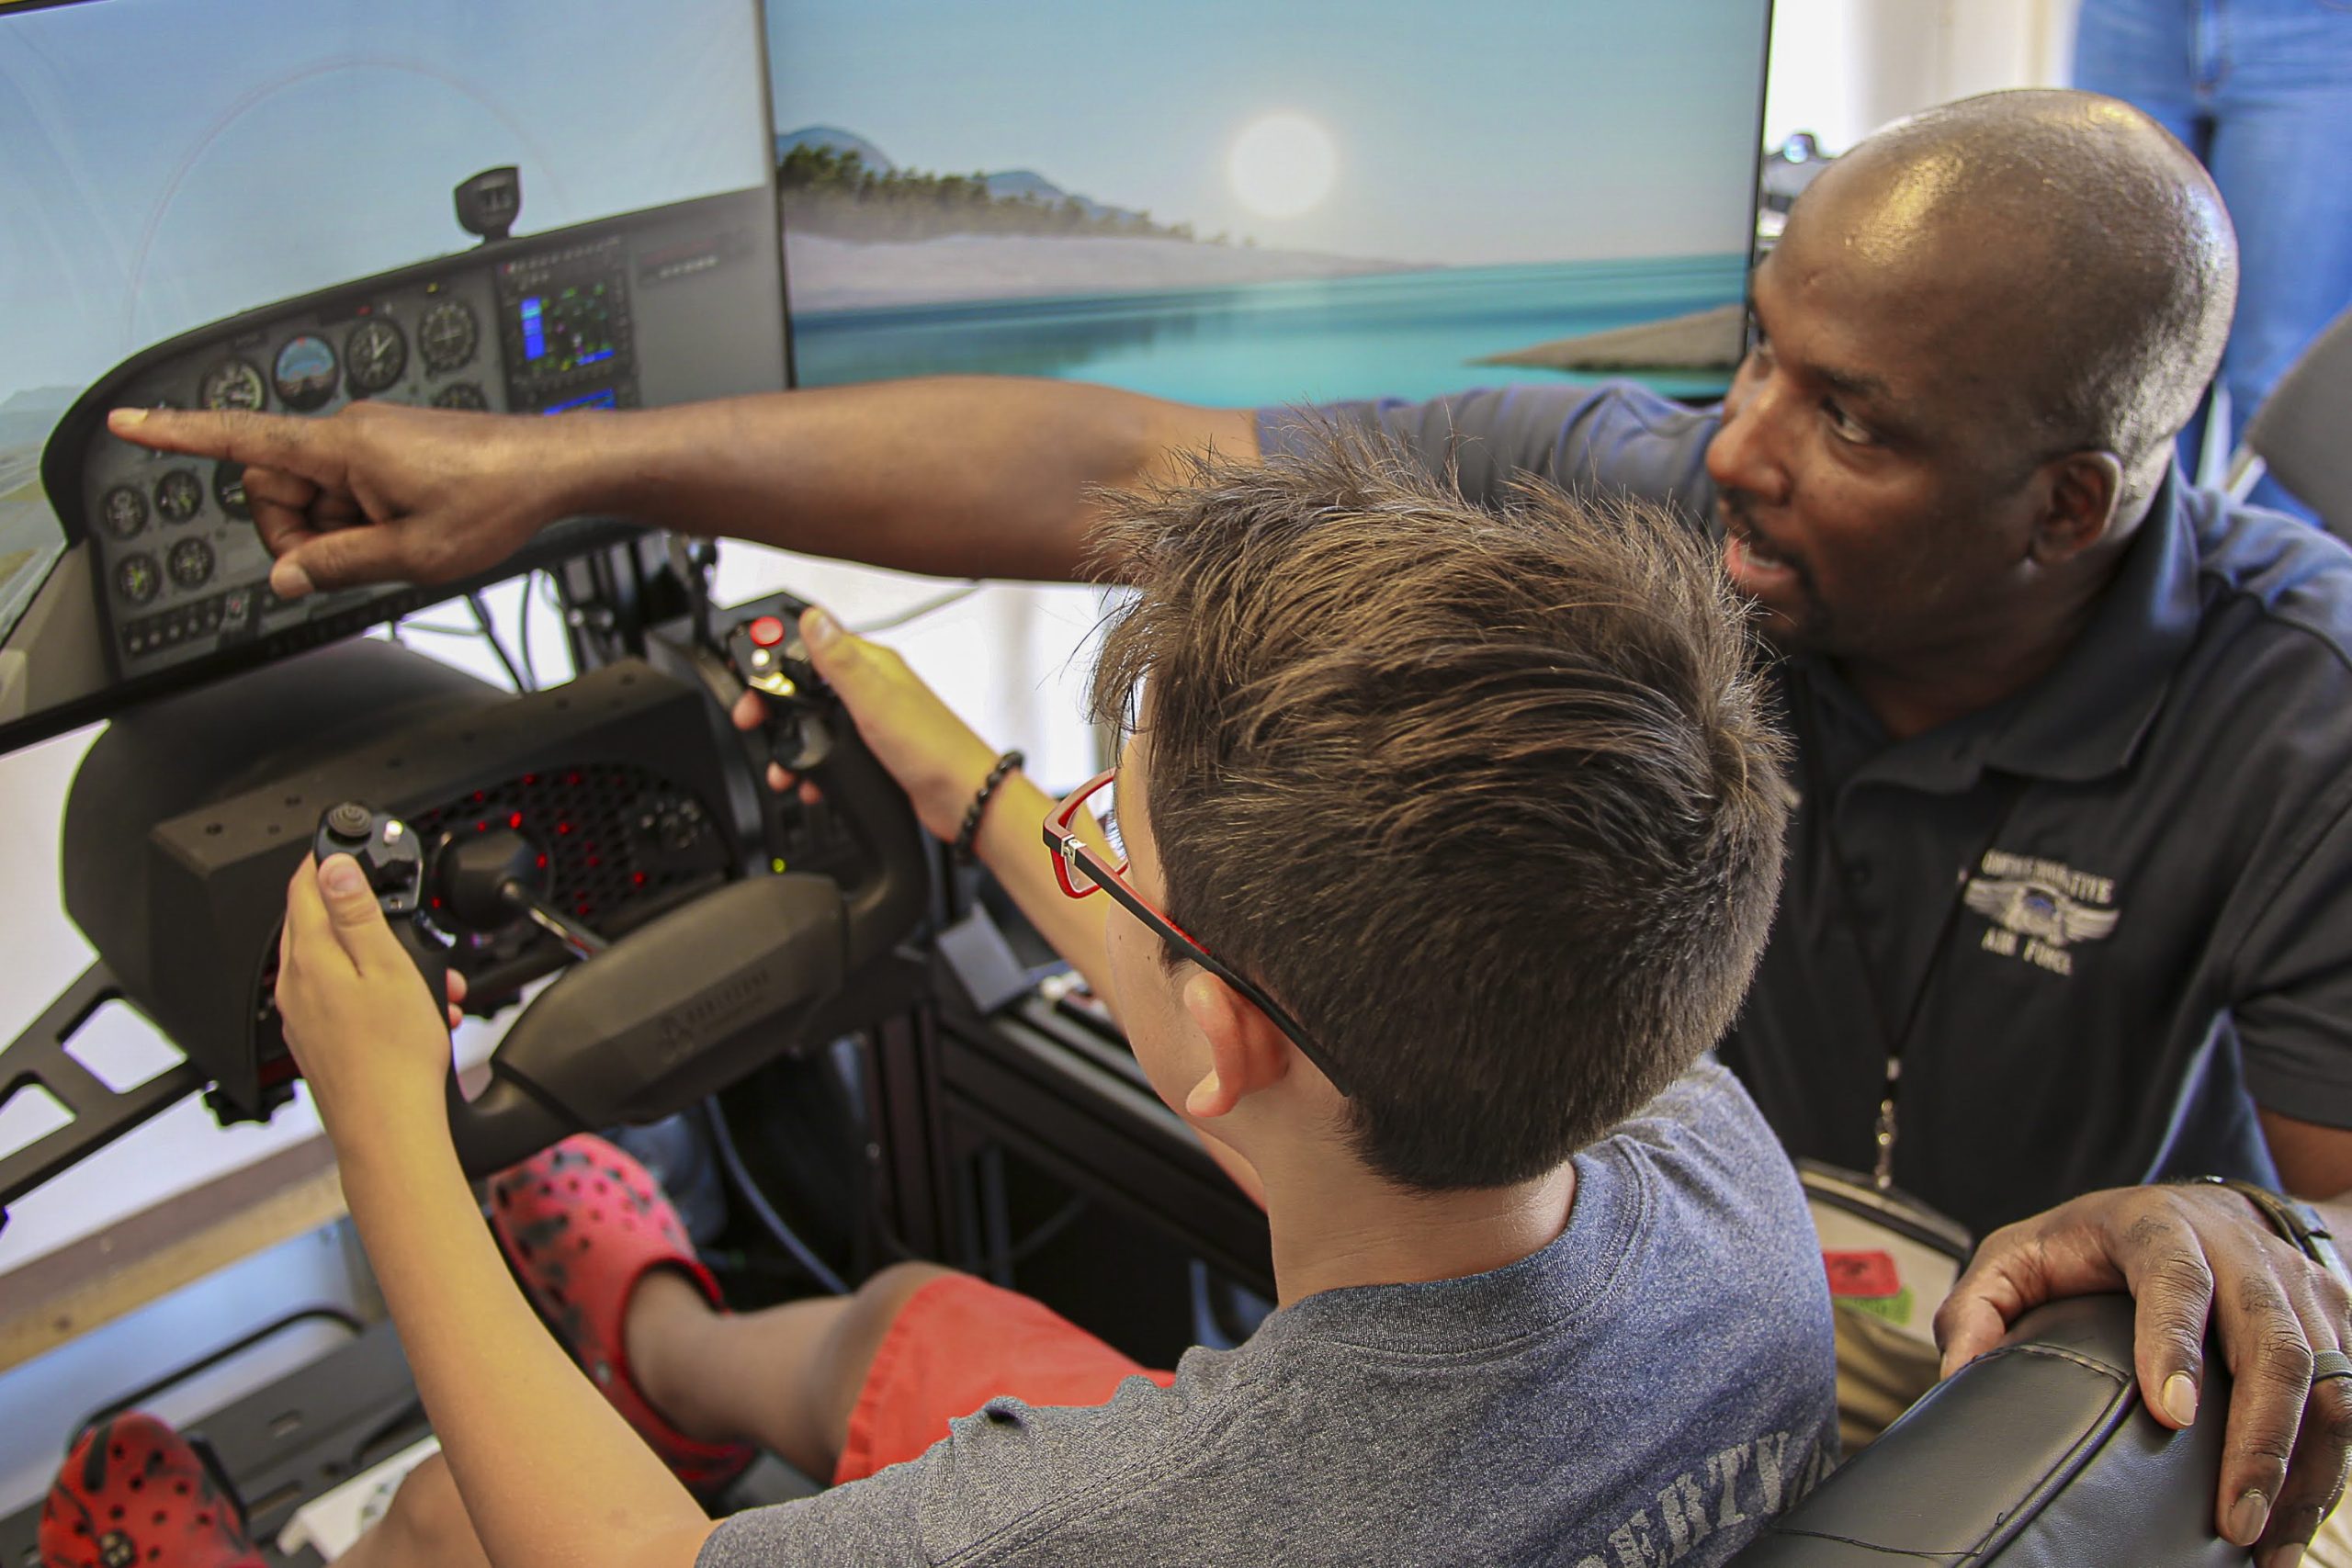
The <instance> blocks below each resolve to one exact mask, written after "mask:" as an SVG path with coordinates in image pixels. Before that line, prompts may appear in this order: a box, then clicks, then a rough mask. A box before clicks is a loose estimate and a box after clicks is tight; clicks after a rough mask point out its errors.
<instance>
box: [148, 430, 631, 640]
mask: <svg viewBox="0 0 2352 1568" xmlns="http://www.w3.org/2000/svg"><path fill="white" fill-rule="evenodd" d="M578 419H579V416H577V415H575V416H572V418H571V419H570V420H551V419H543V418H536V417H532V416H528V415H512V414H481V413H458V412H450V411H448V410H445V409H423V408H410V407H406V406H403V405H401V404H395V403H380V402H375V401H372V400H368V401H361V402H356V403H352V404H350V405H348V406H347V407H345V408H342V409H339V410H337V411H336V412H334V414H332V415H331V416H329V417H327V418H325V419H292V418H288V417H286V416H284V415H280V414H265V413H247V412H221V413H210V412H187V411H177V410H168V409H118V410H116V411H115V412H113V413H112V414H110V415H108V416H107V429H108V430H109V431H111V432H112V433H113V434H116V435H119V436H120V437H122V438H123V439H124V440H126V441H133V442H137V443H138V444H139V445H141V446H151V447H153V448H155V449H156V450H158V451H163V452H185V453H190V454H193V455H196V456H198V457H225V458H229V459H232V460H233V461H236V462H240V463H243V464H244V465H245V476H244V483H245V496H246V499H247V500H248V502H250V503H251V505H252V508H253V514H254V527H255V528H257V529H258V530H259V531H260V533H261V537H262V543H264V544H265V545H266V546H268V547H269V551H270V553H271V554H272V555H274V556H276V557H277V566H276V567H275V568H274V569H272V570H271V572H270V574H269V585H270V587H271V588H272V589H273V590H274V591H276V592H277V594H278V596H279V597H280V598H285V599H296V598H300V597H301V596H302V595H303V594H305V593H308V592H311V590H312V589H313V588H317V589H330V588H348V587H351V586H353V585H354V584H356V583H367V582H391V581H397V582H426V583H431V582H449V581H456V580H457V579H458V578H461V577H468V576H471V575H473V574H474V573H477V572H481V571H487V570H490V569H491V568H492V567H494V566H496V565H497V564H498V563H499V562H500V561H503V560H504V559H505V558H507V557H508V556H511V555H513V554H514V553H515V551H516V550H518V549H520V548H522V547H523V546H524V545H526V543H528V542H529V541H530V538H531V536H532V535H533V534H535V533H537V531H538V530H539V529H540V528H541V527H542V526H544V525H547V524H548V523H550V522H552V521H554V520H555V519H556V518H557V517H559V516H561V515H563V513H564V512H565V511H566V510H567V507H566V505H565V497H564V495H563V494H562V492H561V491H560V476H562V475H566V474H570V473H573V472H576V471H578V470H579V469H580V468H582V466H583V465H582V461H581V459H582V457H583V456H585V454H586V453H587V452H588V451H589V450H590V449H591V448H592V446H593V444H594V441H595V433H594V432H593V431H591V430H589V429H587V428H585V426H584V425H583V424H582V423H574V422H575V421H577V420H578ZM587 423H594V421H593V419H591V420H590V421H588V422H587Z"/></svg>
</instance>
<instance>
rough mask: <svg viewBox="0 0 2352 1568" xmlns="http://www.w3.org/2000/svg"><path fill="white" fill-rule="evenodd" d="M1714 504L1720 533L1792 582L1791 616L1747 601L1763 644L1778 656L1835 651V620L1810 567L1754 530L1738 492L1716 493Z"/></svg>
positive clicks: (1750, 507) (1751, 507)
mask: <svg viewBox="0 0 2352 1568" xmlns="http://www.w3.org/2000/svg"><path fill="white" fill-rule="evenodd" d="M1717 502H1718V504H1719V505H1720V506H1721V508H1722V512H1721V513H1720V514H1719V515H1720V520H1721V521H1722V523H1723V525H1724V531H1725V532H1726V533H1728V534H1730V535H1731V536H1733V537H1735V538H1736V539H1738V540H1739V541H1740V542H1741V543H1742V544H1743V545H1745V546H1747V547H1750V548H1751V549H1754V548H1756V547H1761V548H1762V550H1763V552H1764V554H1765V557H1766V558H1769V559H1770V560H1771V561H1772V562H1775V563H1777V564H1779V565H1781V566H1783V567H1785V568H1787V569H1788V570H1789V573H1790V575H1791V576H1792V578H1793V579H1794V580H1795V584H1796V597H1797V601H1798V609H1797V612H1796V613H1795V614H1794V615H1791V614H1789V613H1786V612H1784V611H1781V610H1777V609H1774V608H1772V607H1770V606H1768V605H1765V604H1759V603H1758V602H1756V601H1754V600H1750V601H1749V603H1750V604H1755V605H1756V608H1757V611H1758V614H1757V616H1756V627H1757V631H1758V635H1760V636H1761V637H1763V639H1764V641H1765V643H1766V644H1767V645H1768V646H1770V648H1772V649H1774V650H1775V651H1777V652H1781V653H1805V652H1824V653H1826V652H1832V651H1835V649H1836V646H1837V617H1835V616H1834V615H1831V614H1830V612H1829V606H1828V604H1826V603H1825V602H1824V601H1823V599H1822V597H1821V590H1820V587H1819V585H1818V584H1817V583H1816V582H1815V580H1814V575H1813V567H1812V565H1811V563H1810V562H1808V561H1806V560H1805V559H1804V557H1802V556H1797V555H1792V554H1789V553H1786V552H1784V551H1782V550H1781V548H1780V547H1779V546H1778V545H1777V544H1775V543H1773V542H1772V541H1771V540H1770V539H1769V538H1768V537H1767V536H1765V534H1764V533H1763V531H1762V530H1761V529H1759V528H1758V527H1757V526H1756V521H1755V503H1754V502H1751V501H1750V500H1749V499H1748V498H1747V495H1745V494H1744V493H1742V492H1741V491H1736V490H1724V491H1718V492H1717Z"/></svg>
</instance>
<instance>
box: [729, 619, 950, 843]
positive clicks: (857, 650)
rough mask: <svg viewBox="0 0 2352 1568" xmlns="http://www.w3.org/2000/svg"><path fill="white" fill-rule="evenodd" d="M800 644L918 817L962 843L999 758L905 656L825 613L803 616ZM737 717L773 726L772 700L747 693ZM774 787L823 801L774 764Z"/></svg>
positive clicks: (742, 725)
mask: <svg viewBox="0 0 2352 1568" xmlns="http://www.w3.org/2000/svg"><path fill="white" fill-rule="evenodd" d="M800 638H801V641H803V642H804V643H806V644H808V647H809V662H810V663H811V664H814V665H815V666H816V668H817V673H818V674H820V675H821V676H823V677H824V678H825V682H826V684H828V685H830V686H831V687H832V689H833V691H834V693H835V694H837V695H838V696H839V697H840V698H841V700H842V705H843V706H845V707H846V708H847V709H848V710H849V716H850V717H851V718H852V719H853V720H854V721H855V723H856V725H857V732H858V734H859V735H860V736H862V737H864V738H865V744H866V748H867V750H871V751H872V752H873V753H874V758H875V761H878V762H880V763H881V764H882V765H883V766H884V767H885V768H888V770H889V771H890V774H891V776H892V777H893V778H895V779H897V780H898V781H899V787H901V788H902V789H904V790H905V791H906V792H907V797H908V799H909V800H910V801H911V802H912V803H913V805H914V808H915V816H916V818H918V819H919V820H921V822H922V825H923V827H924V828H925V829H928V830H929V831H931V832H932V833H934V834H936V835H937V836H938V837H940V838H942V839H950V840H952V839H954V838H955V837H956V829H958V828H959V827H961V826H962V825H963V820H964V812H965V810H966V808H967V807H969V806H970V805H971V804H972V796H973V795H975V794H976V793H978V789H979V787H980V784H981V782H982V781H983V780H985V779H986V778H987V777H988V774H989V769H990V768H992V767H994V766H995V765H996V752H995V751H994V750H991V749H990V748H989V743H988V742H987V741H985V740H983V739H980V738H979V736H978V735H977V734H975V733H974V732H973V730H972V727H971V726H969V725H967V724H966V723H965V722H964V721H963V720H962V719H960V718H958V717H956V713H955V710H954V709H952V708H950V707H949V706H948V705H946V704H945V703H944V702H942V701H941V700H940V698H939V694H938V693H936V692H934V691H933V690H932V689H931V687H930V686H928V685H926V684H925V683H924V682H923V680H922V677H921V676H920V675H917V674H916V673H915V672H914V671H912V670H910V669H909V668H908V666H907V661H906V660H905V659H904V658H902V657H901V656H900V655H899V652H898V650H897V649H889V648H885V647H883V646H882V645H881V644H880V643H875V642H868V641H866V640H865V638H864V637H857V636H855V635H854V634H853V633H851V632H849V631H846V630H844V629H843V628H842V626H841V625H840V624H839V623H838V622H836V621H835V620H834V619H833V618H832V617H831V615H828V614H826V613H825V612H824V611H822V610H817V609H812V610H809V612H808V613H807V614H805V615H802V616H801V617H800ZM767 716H768V710H767V704H766V701H765V699H763V697H762V696H761V695H760V694H758V693H757V692H745V693H744V694H743V695H742V697H741V699H740V700H739V701H738V702H737V703H736V705H735V708H734V712H733V714H732V717H733V719H734V721H735V726H736V728H739V729H757V728H759V727H760V726H761V725H763V724H764V723H766V722H767ZM768 784H769V786H770V787H771V788H773V789H775V790H777V791H779V792H781V791H784V790H787V789H791V788H793V787H795V786H796V785H797V787H798V788H799V789H800V791H801V793H802V795H803V797H804V798H809V799H813V798H815V786H814V785H813V784H809V782H808V781H806V780H801V779H796V778H795V777H794V776H793V775H792V774H790V773H786V772H785V771H784V770H783V769H782V768H779V767H777V766H775V764H774V763H770V764H769V765H768Z"/></svg>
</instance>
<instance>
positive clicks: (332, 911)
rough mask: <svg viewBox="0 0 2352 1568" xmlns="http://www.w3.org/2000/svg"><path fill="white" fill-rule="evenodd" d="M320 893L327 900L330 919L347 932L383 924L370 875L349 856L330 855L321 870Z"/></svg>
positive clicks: (382, 916)
mask: <svg viewBox="0 0 2352 1568" xmlns="http://www.w3.org/2000/svg"><path fill="white" fill-rule="evenodd" d="M319 894H320V896H321V897H322V898H324V899H325V901H326V906H327V915H328V918H329V919H333V920H334V923H335V924H336V925H337V926H338V927H340V928H342V929H343V930H345V931H352V930H357V929H362V928H365V927H368V926H380V925H382V924H383V923H384V914H383V911H382V910H381V909H379V908H377V907H376V894H375V891H374V889H372V888H370V887H369V886H368V876H367V874H366V873H365V872H363V871H361V870H360V869H359V863H358V862H357V861H356V860H354V859H352V858H351V857H350V856H349V855H329V856H328V857H327V862H326V863H325V864H324V865H322V866H321V867H319Z"/></svg>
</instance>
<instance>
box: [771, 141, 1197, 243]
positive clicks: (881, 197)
mask: <svg viewBox="0 0 2352 1568" xmlns="http://www.w3.org/2000/svg"><path fill="white" fill-rule="evenodd" d="M775 177H776V188H777V199H778V201H779V203H780V205H781V206H782V208H783V210H784V216H785V220H786V223H787V224H788V225H789V226H790V227H792V228H793V229H795V230H797V231H799V232H801V233H804V234H824V235H829V236H831V237H832V238H834V239H840V240H860V241H875V240H928V239H932V238H934V237H936V236H939V235H942V234H1048V235H1116V236H1122V237H1125V238H1130V239H1154V240H1191V239H1193V226H1192V225H1191V224H1190V223H1167V224H1163V223H1155V222H1153V221H1152V220H1151V214H1150V213H1149V212H1133V213H1129V212H1117V211H1113V210H1111V209H1103V208H1091V207H1090V204H1089V203H1087V202H1084V201H1081V200H1080V198H1079V197H1074V196H1065V197H1062V198H1061V199H1060V200H1059V201H1052V200H1047V199H1046V198H1044V197H1040V196H1038V195H1037V194H1035V193H1034V192H1023V193H1020V194H1017V195H998V194H996V193H995V192H993V191H991V190H990V189H989V176H988V175H983V174H978V173H975V174H969V175H934V174H931V173H928V172H926V171H924V170H921V169H889V170H882V171H876V170H875V169H873V168H870V167H868V166H867V164H866V163H865V159H864V158H863V157H862V156H860V155H859V154H858V153H857V152H854V151H852V150H846V149H842V148H835V147H826V146H821V145H818V144H814V143H803V144H801V145H799V146H797V147H795V148H793V149H792V150H791V151H790V152H786V154H785V155H784V157H783V158H782V160H780V161H779V162H778V163H777V164H776V170H775ZM1223 239H1224V236H1223V235H1219V236H1218V237H1217V241H1218V242H1219V243H1221V242H1222V241H1223Z"/></svg>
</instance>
